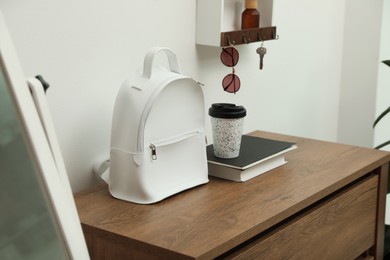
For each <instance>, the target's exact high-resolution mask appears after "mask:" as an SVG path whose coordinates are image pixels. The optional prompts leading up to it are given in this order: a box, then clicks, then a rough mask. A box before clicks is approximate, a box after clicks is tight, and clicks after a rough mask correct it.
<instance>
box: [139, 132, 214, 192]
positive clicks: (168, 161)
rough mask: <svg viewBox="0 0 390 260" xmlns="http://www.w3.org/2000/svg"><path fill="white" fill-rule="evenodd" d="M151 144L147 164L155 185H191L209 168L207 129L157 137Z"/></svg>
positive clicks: (149, 174)
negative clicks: (206, 142)
mask: <svg viewBox="0 0 390 260" xmlns="http://www.w3.org/2000/svg"><path fill="white" fill-rule="evenodd" d="M148 147H149V151H148V152H146V153H145V157H146V161H147V163H145V165H144V166H145V167H146V169H145V173H146V174H148V177H149V179H150V180H151V185H152V186H153V188H154V189H157V190H167V189H171V188H176V186H177V185H178V184H179V183H180V184H183V185H188V183H190V182H192V181H194V180H199V178H200V177H201V176H204V174H202V173H204V172H207V164H206V163H205V162H206V144H205V139H204V133H203V132H201V131H199V130H194V131H189V132H185V133H182V134H179V135H175V136H172V137H169V138H164V139H159V140H155V141H152V142H149V144H148ZM205 177H206V178H207V175H206V176H205Z"/></svg>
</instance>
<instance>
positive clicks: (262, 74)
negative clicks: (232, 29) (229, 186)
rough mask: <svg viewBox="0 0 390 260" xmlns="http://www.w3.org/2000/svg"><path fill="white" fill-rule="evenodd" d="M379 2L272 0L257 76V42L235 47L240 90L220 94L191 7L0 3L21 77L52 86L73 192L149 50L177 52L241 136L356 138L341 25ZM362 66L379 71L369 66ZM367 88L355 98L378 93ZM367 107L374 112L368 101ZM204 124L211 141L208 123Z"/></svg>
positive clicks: (101, 149) (176, 2)
mask: <svg viewBox="0 0 390 260" xmlns="http://www.w3.org/2000/svg"><path fill="white" fill-rule="evenodd" d="M210 1H211V0H210ZM225 1H228V0H225ZM381 1H383V0H376V1H372V0H361V1H359V2H361V3H362V2H364V3H363V4H359V5H356V6H355V5H353V4H352V2H353V1H352V2H351V1H350V2H348V1H347V0H344V1H340V0H327V1H311V0H293V1H292V0H290V1H281V0H274V8H273V11H274V13H273V25H275V26H277V27H278V34H279V36H280V39H279V40H277V41H267V42H265V47H267V49H268V53H267V54H266V56H265V58H264V70H263V71H259V70H258V56H257V55H256V53H255V49H256V48H257V47H259V44H250V45H248V46H238V50H239V52H240V61H239V63H238V65H237V66H236V73H237V74H238V75H239V76H240V78H241V82H242V89H241V90H240V91H239V92H238V93H237V94H236V95H232V94H227V93H224V92H223V91H222V88H221V80H222V78H223V77H224V76H225V75H226V74H227V73H229V72H230V69H229V68H227V67H225V66H223V65H222V64H221V63H220V61H219V54H220V48H216V47H207V46H197V45H195V16H196V1H195V0H164V1H162V0H143V1H129V0H116V1H107V0H105V1H104V0H96V1H86V0H84V1H80V0H67V1H59V0H57V1H54V0H13V1H6V0H0V8H1V9H2V11H3V14H4V17H5V20H6V22H7V24H8V27H9V30H10V33H11V36H12V37H13V40H14V43H15V47H16V50H17V51H18V54H19V58H20V61H21V64H22V67H23V69H24V72H25V74H26V76H33V75H36V74H38V73H41V74H43V75H44V76H45V78H46V79H47V80H48V81H49V82H50V83H51V89H50V90H49V91H48V94H47V95H48V100H49V105H50V108H51V112H52V116H53V120H54V123H55V126H56V130H57V132H58V136H59V139H60V144H61V148H62V152H63V155H64V159H65V163H66V166H67V170H68V174H69V177H70V181H71V184H72V188H73V190H74V191H78V190H80V189H83V188H85V187H88V186H90V185H92V184H94V183H96V182H97V179H96V178H95V176H94V175H93V174H92V171H91V168H92V164H93V163H95V162H96V161H97V160H100V159H101V158H102V157H106V156H108V149H109V140H110V126H111V114H112V108H113V105H114V101H115V96H116V93H117V91H118V88H119V86H120V84H121V82H122V81H123V80H124V79H125V78H126V77H127V76H128V75H130V73H131V72H132V71H134V70H136V69H137V68H139V67H140V66H141V65H142V62H143V56H144V54H145V52H146V51H147V50H148V49H149V48H150V47H152V46H167V47H170V48H172V49H173V50H175V52H176V53H177V55H178V58H179V63H180V65H181V68H182V72H183V73H184V74H186V75H190V76H193V77H194V78H196V79H197V80H199V81H200V82H202V83H204V84H206V86H205V87H204V94H205V100H206V107H208V106H210V104H211V103H213V102H234V103H237V104H242V105H244V106H245V107H247V109H248V116H247V118H246V122H245V129H244V130H245V132H248V131H251V130H255V129H261V130H267V131H275V132H280V133H286V134H293V135H300V136H305V137H310V138H317V139H324V140H330V141H337V140H338V141H341V142H343V140H341V139H338V134H339V133H346V132H353V131H354V130H355V129H354V127H355V125H356V124H355V123H354V122H351V124H349V123H348V122H349V119H348V118H344V119H343V124H340V123H339V113H340V111H341V114H340V115H341V116H343V115H344V114H343V111H345V110H348V109H357V110H358V111H359V110H361V111H365V108H364V107H362V106H361V104H354V103H351V102H347V103H346V104H347V105H346V106H344V103H342V105H340V100H341V101H342V102H344V101H347V100H348V99H349V98H348V93H349V92H351V90H350V89H349V88H347V87H346V86H347V85H348V84H349V82H350V80H349V79H345V78H343V77H342V74H341V73H342V72H343V73H344V72H345V71H346V70H348V69H350V68H345V67H343V66H347V65H348V64H346V63H345V61H344V60H345V50H346V48H347V47H348V46H346V44H347V43H351V44H352V43H355V41H354V40H353V39H355V38H354V37H356V35H352V36H351V37H352V40H351V39H348V38H347V39H346V37H349V35H350V34H345V32H344V25H345V26H346V28H347V30H348V28H350V25H349V22H348V21H349V20H348V19H356V17H355V16H354V15H355V13H356V15H359V17H361V15H362V13H364V12H365V10H363V9H362V8H363V7H364V8H366V7H367V3H372V5H374V6H373V7H372V9H370V11H372V12H373V14H372V15H368V16H367V19H371V18H372V16H375V13H377V12H378V10H380V6H381ZM346 8H348V10H347V9H346ZM260 12H261V9H260ZM378 15H380V14H378ZM366 22H367V29H369V30H373V31H374V32H373V33H370V38H371V37H374V38H375V37H379V28H376V27H375V26H377V20H376V19H374V18H373V21H370V20H367V21H366ZM376 31H378V33H377V34H376V33H375V32H376ZM376 41H377V39H374V40H373V42H368V43H366V44H367V49H368V50H367V51H368V54H367V56H364V57H363V58H362V59H365V58H366V57H370V56H369V55H370V53H372V55H376V54H375V53H377V51H378V48H377V46H375V42H376ZM348 55H350V54H348ZM348 55H347V58H348V57H350V56H348ZM357 55H360V54H357ZM362 66H374V67H375V65H373V64H372V62H368V63H365V62H362ZM367 80H368V81H373V80H374V79H372V78H371V77H369V78H368V79H367ZM370 83H371V82H367V84H368V85H366V86H362V89H360V88H359V89H356V90H355V89H354V90H353V92H355V91H357V92H359V93H360V92H361V93H363V95H365V96H366V95H368V94H369V95H374V94H373V93H375V88H374V87H372V86H371V85H370ZM373 84H374V82H373ZM374 86H375V85H374ZM367 92H368V94H367ZM340 95H341V96H340ZM340 98H341V99H340ZM366 105H367V106H368V107H373V106H374V101H373V100H372V99H371V98H370V99H369V100H367V104H366ZM339 108H340V109H341V110H340V109H339ZM369 113H371V112H369ZM368 117H373V115H370V116H365V117H363V118H361V121H359V123H360V124H362V125H365V124H369V125H371V118H368ZM344 120H345V122H344ZM344 123H345V124H344ZM206 127H207V133H208V136H209V139H210V138H211V137H210V136H211V135H210V125H209V122H208V121H207V125H206ZM340 127H341V129H340ZM342 136H344V135H342ZM361 136H364V138H365V139H370V138H371V139H372V133H370V132H369V131H367V132H365V133H362V134H361V135H359V136H356V139H354V140H350V139H348V140H347V141H348V142H352V143H354V144H357V145H365V142H363V143H362V141H361V139H360V137H361Z"/></svg>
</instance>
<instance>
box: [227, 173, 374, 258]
mask: <svg viewBox="0 0 390 260" xmlns="http://www.w3.org/2000/svg"><path fill="white" fill-rule="evenodd" d="M377 184H378V176H376V175H375V176H374V175H373V176H370V177H369V178H366V179H364V180H362V181H360V182H358V183H356V184H354V185H353V186H351V187H349V188H347V189H345V190H343V191H340V192H338V193H336V194H335V195H334V196H331V197H330V198H329V199H326V200H325V201H323V202H322V203H320V204H319V205H316V206H314V207H313V208H311V209H309V210H307V211H306V212H304V213H302V214H300V215H298V216H297V217H295V218H293V219H292V220H290V221H288V222H286V223H284V224H283V225H281V226H279V227H277V228H275V229H274V230H272V231H270V232H269V233H267V234H265V235H264V236H261V237H260V238H258V239H257V240H254V241H253V242H252V243H250V244H248V245H246V246H245V247H242V248H240V249H239V250H238V251H236V252H235V253H233V254H232V255H230V256H229V257H228V258H232V259H267V260H268V259H343V260H344V259H355V258H357V257H358V256H359V255H361V254H362V253H363V252H364V251H366V250H368V249H369V248H370V247H372V246H373V245H374V243H375V226H376V223H375V221H376V207H377V206H376V205H377Z"/></svg>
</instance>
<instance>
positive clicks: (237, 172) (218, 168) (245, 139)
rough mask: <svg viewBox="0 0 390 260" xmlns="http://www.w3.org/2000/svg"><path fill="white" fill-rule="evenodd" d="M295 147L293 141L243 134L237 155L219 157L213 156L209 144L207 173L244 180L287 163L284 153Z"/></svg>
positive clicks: (229, 178) (211, 146)
mask: <svg viewBox="0 0 390 260" xmlns="http://www.w3.org/2000/svg"><path fill="white" fill-rule="evenodd" d="M295 148H297V147H296V145H295V144H294V143H290V142H284V141H277V140H272V139H266V138H261V137H255V136H249V135H243V136H242V140H241V147H240V155H239V157H237V158H233V159H221V158H218V157H215V156H214V150H213V149H214V148H213V145H212V144H211V145H208V146H207V160H208V171H209V175H211V176H215V177H219V178H223V179H228V180H232V181H238V182H244V181H247V180H249V179H252V178H253V177H256V176H258V175H260V174H262V173H264V172H267V171H270V170H272V169H274V168H276V167H279V166H281V165H283V164H285V163H287V161H286V160H285V158H284V154H285V153H287V152H288V151H291V150H293V149H295Z"/></svg>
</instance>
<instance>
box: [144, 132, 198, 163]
mask: <svg viewBox="0 0 390 260" xmlns="http://www.w3.org/2000/svg"><path fill="white" fill-rule="evenodd" d="M198 134H200V131H199V130H194V131H189V132H185V133H182V134H179V135H176V136H172V137H170V138H166V139H161V140H158V141H155V142H151V143H149V148H150V150H151V152H152V160H157V147H161V146H165V145H170V144H174V143H178V142H180V141H184V140H186V139H188V138H190V137H193V136H196V135H198Z"/></svg>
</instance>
